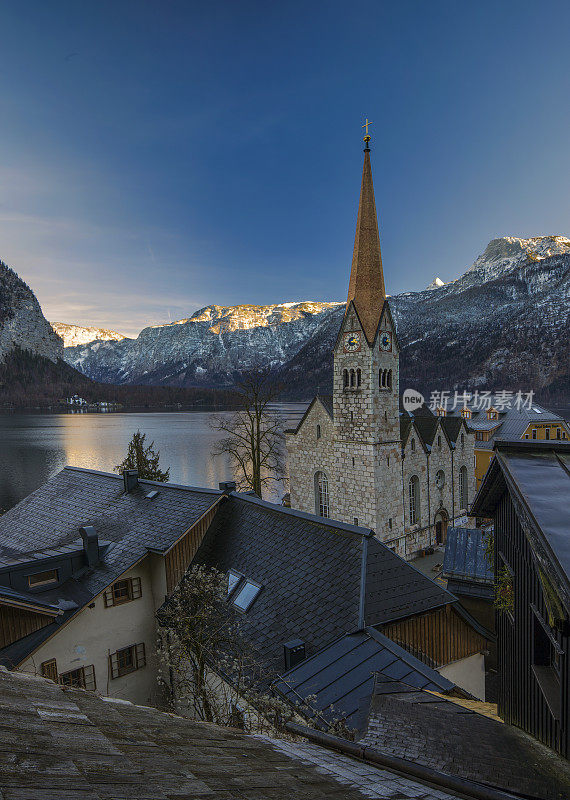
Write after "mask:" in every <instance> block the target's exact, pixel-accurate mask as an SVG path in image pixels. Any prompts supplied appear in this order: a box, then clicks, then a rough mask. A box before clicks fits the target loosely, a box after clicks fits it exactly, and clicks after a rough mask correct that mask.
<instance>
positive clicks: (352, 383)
mask: <svg viewBox="0 0 570 800" xmlns="http://www.w3.org/2000/svg"><path fill="white" fill-rule="evenodd" d="M355 386H356V372H355V371H354V370H353V369H351V370H350V388H351V389H354V388H355Z"/></svg>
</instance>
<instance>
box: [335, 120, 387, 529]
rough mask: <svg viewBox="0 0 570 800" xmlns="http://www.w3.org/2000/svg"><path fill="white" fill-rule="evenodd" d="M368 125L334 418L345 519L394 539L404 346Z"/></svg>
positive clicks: (338, 354)
mask: <svg viewBox="0 0 570 800" xmlns="http://www.w3.org/2000/svg"><path fill="white" fill-rule="evenodd" d="M368 124H369V123H368V121H367V123H366V135H365V137H364V142H365V147H364V167H363V171H362V184H361V189H360V201H359V206H358V218H357V222H356V235H355V239H354V250H353V254H352V266H351V272H350V282H349V288H348V299H347V305H346V312H345V315H344V319H343V321H342V325H341V328H340V332H339V335H338V338H337V341H336V344H335V348H334V385H333V424H334V438H335V453H336V458H337V463H338V464H339V467H340V469H341V471H342V473H343V474H344V475H345V476H346V480H345V487H344V501H343V505H344V506H345V508H344V511H343V518H344V519H346V520H347V521H351V522H355V521H356V520H358V523H359V524H361V525H362V524H366V525H370V527H372V528H374V529H375V531H376V535H377V536H378V537H379V538H380V539H383V540H390V539H396V538H397V537H398V536H399V535H401V531H402V528H403V520H402V494H401V492H402V489H401V485H402V484H401V480H402V479H401V458H402V455H401V447H400V417H399V348H398V340H397V336H396V329H395V325H394V321H393V319H392V315H391V313H390V307H389V304H388V301H387V300H386V292H385V288H384V274H383V270H382V254H381V250H380V236H379V232H378V218H377V215H376V204H375V201H374V187H373V183H372V167H371V164H370V136H369V135H368ZM363 127H364V126H363Z"/></svg>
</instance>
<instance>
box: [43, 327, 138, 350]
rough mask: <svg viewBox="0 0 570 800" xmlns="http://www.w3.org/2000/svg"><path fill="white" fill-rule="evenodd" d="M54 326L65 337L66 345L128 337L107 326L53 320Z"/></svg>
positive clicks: (117, 340)
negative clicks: (69, 323) (93, 326)
mask: <svg viewBox="0 0 570 800" xmlns="http://www.w3.org/2000/svg"><path fill="white" fill-rule="evenodd" d="M51 326H52V328H53V329H54V331H55V332H56V333H57V335H58V336H59V337H60V338H61V339H63V346H64V347H76V346H77V345H79V344H88V343H89V342H120V341H121V339H126V336H123V334H122V333H117V332H116V331H109V330H107V329H106V328H89V327H84V326H82V325H68V324H67V323H65V322H52V323H51Z"/></svg>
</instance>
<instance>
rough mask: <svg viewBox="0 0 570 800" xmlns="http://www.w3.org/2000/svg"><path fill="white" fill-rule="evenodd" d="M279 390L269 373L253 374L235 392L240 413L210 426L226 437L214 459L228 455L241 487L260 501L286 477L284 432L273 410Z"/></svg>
mask: <svg viewBox="0 0 570 800" xmlns="http://www.w3.org/2000/svg"><path fill="white" fill-rule="evenodd" d="M279 390H280V387H279V386H278V385H277V384H276V383H275V382H274V380H273V379H272V376H271V373H270V372H269V370H263V371H255V372H250V373H248V374H246V375H245V376H244V377H243V378H242V379H241V380H240V381H239V383H238V384H237V387H236V389H235V392H234V394H235V400H236V404H237V407H238V409H237V411H235V412H233V413H231V414H230V415H227V414H216V415H215V416H214V417H213V418H212V421H211V423H210V426H211V428H212V429H213V430H215V431H221V432H222V433H225V434H227V435H226V436H225V437H224V438H223V439H221V440H220V441H219V442H218V443H217V444H216V445H215V446H214V448H213V449H212V455H214V456H220V455H223V454H226V455H228V456H229V458H230V461H231V463H232V467H233V469H234V473H235V477H236V482H237V484H238V487H239V488H240V489H242V490H251V489H253V491H254V492H255V493H256V494H257V495H258V496H259V497H261V496H262V490H263V488H264V487H266V486H270V485H272V484H274V482H275V481H281V480H283V479H284V476H285V458H284V448H283V442H284V434H283V429H282V426H281V422H280V420H279V417H278V416H277V415H276V414H275V413H274V412H273V411H272V410H271V408H270V406H271V404H272V403H274V402H275V401H276V400H277V399H278V397H279Z"/></svg>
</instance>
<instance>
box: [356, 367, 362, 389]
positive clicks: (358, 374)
mask: <svg viewBox="0 0 570 800" xmlns="http://www.w3.org/2000/svg"><path fill="white" fill-rule="evenodd" d="M361 383H362V371H361V370H359V369H357V370H356V385H357V386H360V384H361Z"/></svg>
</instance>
